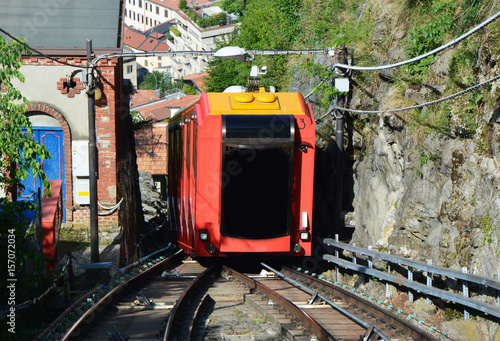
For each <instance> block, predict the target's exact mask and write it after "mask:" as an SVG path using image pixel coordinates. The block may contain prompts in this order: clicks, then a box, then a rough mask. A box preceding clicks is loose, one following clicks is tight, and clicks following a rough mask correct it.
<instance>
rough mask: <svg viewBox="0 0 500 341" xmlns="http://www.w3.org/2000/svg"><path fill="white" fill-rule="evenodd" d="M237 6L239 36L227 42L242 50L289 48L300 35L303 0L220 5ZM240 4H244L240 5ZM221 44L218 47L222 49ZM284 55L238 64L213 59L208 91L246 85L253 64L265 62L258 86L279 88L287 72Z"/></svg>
mask: <svg viewBox="0 0 500 341" xmlns="http://www.w3.org/2000/svg"><path fill="white" fill-rule="evenodd" d="M238 4H239V5H240V7H239V8H240V9H241V8H244V15H243V16H242V17H241V19H240V22H241V26H240V29H239V33H238V35H235V36H233V37H232V38H231V39H230V43H229V44H227V45H231V46H239V47H243V48H245V49H257V50H259V49H280V50H286V49H291V48H292V46H293V43H294V42H295V40H296V38H297V37H298V36H299V35H300V29H301V28H300V17H299V9H300V8H301V6H302V1H296V0H253V1H248V2H239V1H228V0H226V1H225V2H224V5H223V6H233V5H235V6H236V5H238ZM241 5H242V6H243V7H241ZM242 11H243V10H242ZM221 47H223V46H218V47H217V48H221ZM286 62H287V57H286V56H271V57H267V56H256V57H255V59H254V60H253V61H252V63H251V64H250V63H237V62H236V61H235V60H225V59H218V60H217V59H214V60H213V61H211V62H209V67H208V70H207V72H208V74H209V78H207V79H205V86H206V87H207V91H214V92H218V91H223V90H224V89H225V88H226V87H228V86H231V85H240V86H246V84H247V78H248V76H249V73H250V68H251V66H252V65H257V66H259V67H261V66H264V65H266V66H267V67H268V73H267V74H266V75H265V76H262V79H261V85H262V86H264V87H269V86H270V85H273V86H275V87H276V88H277V90H278V91H280V90H284V89H280V85H281V83H282V79H283V78H284V77H283V75H285V74H286V72H287V64H286Z"/></svg>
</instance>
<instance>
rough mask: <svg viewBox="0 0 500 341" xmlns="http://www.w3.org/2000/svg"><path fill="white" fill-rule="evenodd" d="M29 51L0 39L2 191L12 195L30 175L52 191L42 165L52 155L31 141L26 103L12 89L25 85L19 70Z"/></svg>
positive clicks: (31, 133) (0, 163)
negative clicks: (19, 83) (23, 58)
mask: <svg viewBox="0 0 500 341" xmlns="http://www.w3.org/2000/svg"><path fill="white" fill-rule="evenodd" d="M28 51H29V50H28V48H27V46H25V45H22V44H20V43H18V42H16V41H6V40H5V39H4V38H3V37H2V36H0V82H1V83H2V88H3V90H4V91H1V92H0V189H2V190H4V191H6V192H8V193H12V194H15V191H16V190H17V187H18V186H19V184H20V182H21V181H23V180H26V178H27V177H28V176H29V175H30V172H31V174H32V175H33V176H34V177H38V178H40V179H41V180H42V181H43V184H44V187H45V188H46V189H49V187H50V186H49V183H48V181H47V176H46V175H45V173H44V172H43V169H42V164H41V162H42V161H43V160H44V159H47V158H50V154H49V152H48V151H47V149H46V148H45V147H44V146H41V145H40V144H39V143H37V142H36V141H35V140H33V139H32V138H31V137H30V136H33V131H32V129H31V122H30V121H29V119H28V118H27V117H26V115H25V111H26V104H27V100H26V98H24V97H23V96H22V95H21V92H20V91H19V90H17V89H16V88H15V87H14V85H13V82H15V81H16V80H17V81H19V82H24V76H23V74H22V73H21V72H20V71H19V69H20V68H21V66H22V54H23V53H24V54H27V53H28ZM23 129H26V131H27V134H25V133H23V132H22V131H23Z"/></svg>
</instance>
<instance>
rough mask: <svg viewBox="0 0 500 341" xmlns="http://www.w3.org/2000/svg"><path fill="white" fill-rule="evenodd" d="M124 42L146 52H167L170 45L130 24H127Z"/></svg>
mask: <svg viewBox="0 0 500 341" xmlns="http://www.w3.org/2000/svg"><path fill="white" fill-rule="evenodd" d="M160 36H161V35H160ZM123 44H125V45H127V46H130V47H132V48H134V49H136V50H141V51H146V52H165V51H167V50H168V49H169V46H168V45H167V43H166V42H165V41H163V40H160V39H157V38H154V37H153V36H147V35H145V34H144V33H142V32H140V31H138V30H136V29H134V28H132V27H129V26H125V29H124V34H123Z"/></svg>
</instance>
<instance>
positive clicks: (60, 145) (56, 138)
mask: <svg viewBox="0 0 500 341" xmlns="http://www.w3.org/2000/svg"><path fill="white" fill-rule="evenodd" d="M26 116H27V117H28V118H29V120H30V122H31V125H32V130H33V135H32V136H31V137H32V138H33V139H35V141H37V142H38V143H39V144H41V145H43V146H45V147H46V148H47V150H48V151H49V153H50V154H51V156H52V157H51V158H50V159H47V160H42V167H43V170H44V172H45V174H46V175H47V178H48V180H62V204H63V207H65V204H66V176H65V134H64V129H63V127H62V126H61V124H60V123H59V121H58V120H57V119H56V118H54V117H53V116H51V115H50V114H48V113H46V112H43V111H28V112H26ZM22 185H23V187H24V188H23V189H22V190H20V191H19V193H18V200H35V199H36V195H37V192H38V191H40V192H41V190H42V188H41V187H42V183H41V181H40V179H38V178H35V177H34V176H33V175H32V174H30V176H28V178H27V179H26V180H25V181H23V182H22ZM65 221H66V210H65V209H63V222H65Z"/></svg>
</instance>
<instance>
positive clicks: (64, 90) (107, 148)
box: [23, 56, 128, 229]
mask: <svg viewBox="0 0 500 341" xmlns="http://www.w3.org/2000/svg"><path fill="white" fill-rule="evenodd" d="M58 60H60V61H63V62H67V63H70V64H72V65H75V66H85V65H86V64H87V62H86V58H82V57H67V58H58ZM23 64H24V65H38V66H47V65H59V64H58V63H56V62H54V61H52V60H50V59H47V58H45V57H38V56H37V57H24V58H23ZM97 69H98V70H99V75H100V77H99V79H100V85H99V87H100V88H101V90H102V93H103V96H102V98H101V99H100V100H96V137H97V158H98V160H97V164H98V175H97V191H98V193H97V198H98V200H99V202H100V203H101V204H102V205H103V206H107V207H111V206H114V205H115V204H116V203H117V202H118V201H119V200H120V198H119V195H118V191H117V189H118V188H119V184H118V178H117V175H116V174H117V138H116V136H119V131H118V127H119V124H118V123H119V122H118V121H119V120H120V119H121V118H122V117H123V116H122V115H128V105H124V104H125V100H126V101H127V102H128V99H125V100H124V101H123V102H121V101H120V99H121V97H122V93H123V88H122V87H123V85H122V73H123V70H122V63H121V61H120V60H119V59H118V58H110V59H104V60H101V61H100V62H99V63H98V65H97ZM71 85H72V87H71V86H68V84H67V83H65V80H64V79H60V80H59V82H57V84H54V85H53V86H54V88H56V89H58V90H59V91H60V93H61V96H66V97H67V100H68V101H71V100H72V98H74V96H75V95H78V96H82V95H83V93H84V91H82V90H83V86H82V82H81V80H80V79H77V78H74V84H71ZM80 92H81V93H80ZM28 100H29V98H28ZM47 103H48V104H43V105H42V104H36V103H33V104H30V105H29V106H28V111H42V112H44V113H47V114H48V115H50V116H52V117H54V118H56V119H57V120H58V122H59V123H60V124H61V126H62V127H63V131H64V146H65V147H64V148H65V150H64V153H65V155H64V156H65V167H66V170H65V177H66V205H65V208H66V220H67V221H73V222H75V223H82V224H85V225H89V224H90V223H89V221H90V220H89V219H90V211H89V210H88V208H87V207H79V206H75V205H74V203H73V184H72V180H73V175H72V162H71V157H72V152H71V127H70V126H69V125H68V122H67V120H66V119H65V117H64V115H65V114H71V113H61V112H58V111H57V110H55V109H54V108H52V107H51V106H50V99H48V100H47ZM116 227H118V211H115V213H113V214H111V215H107V216H99V228H100V229H101V228H102V229H110V228H116Z"/></svg>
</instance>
